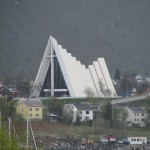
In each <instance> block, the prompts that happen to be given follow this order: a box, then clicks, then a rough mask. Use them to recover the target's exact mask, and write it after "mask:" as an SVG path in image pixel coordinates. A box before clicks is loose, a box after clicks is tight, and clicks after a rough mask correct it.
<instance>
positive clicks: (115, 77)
mask: <svg viewBox="0 0 150 150" xmlns="http://www.w3.org/2000/svg"><path fill="white" fill-rule="evenodd" d="M114 79H117V80H120V72H119V69H118V68H117V69H116V72H115V75H114Z"/></svg>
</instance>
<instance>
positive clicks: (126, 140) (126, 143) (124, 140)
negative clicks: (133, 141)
mask: <svg viewBox="0 0 150 150" xmlns="http://www.w3.org/2000/svg"><path fill="white" fill-rule="evenodd" d="M122 141H123V144H125V145H129V144H130V142H129V141H128V139H127V138H123V139H122Z"/></svg>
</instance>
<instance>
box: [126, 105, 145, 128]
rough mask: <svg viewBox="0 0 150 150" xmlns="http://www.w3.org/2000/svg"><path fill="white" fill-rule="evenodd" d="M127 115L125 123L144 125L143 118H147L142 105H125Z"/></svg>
mask: <svg viewBox="0 0 150 150" xmlns="http://www.w3.org/2000/svg"><path fill="white" fill-rule="evenodd" d="M126 110H127V112H128V117H127V118H126V122H127V125H133V124H134V125H138V126H141V127H144V126H145V120H146V118H147V114H146V111H145V110H144V109H143V108H142V107H136V106H132V107H126Z"/></svg>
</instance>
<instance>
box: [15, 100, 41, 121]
mask: <svg viewBox="0 0 150 150" xmlns="http://www.w3.org/2000/svg"><path fill="white" fill-rule="evenodd" d="M16 112H17V113H18V114H21V115H22V117H23V118H24V119H26V118H27V117H29V118H30V119H40V120H41V119H43V108H42V102H41V101H31V100H21V101H19V102H18V103H17V104H16Z"/></svg>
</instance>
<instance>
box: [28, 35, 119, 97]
mask: <svg viewBox="0 0 150 150" xmlns="http://www.w3.org/2000/svg"><path fill="white" fill-rule="evenodd" d="M88 93H92V96H93V97H115V96H116V91H115V88H114V86H113V83H112V80H111V77H110V74H109V71H108V69H107V66H106V63H105V60H104V58H98V59H97V61H94V62H93V64H92V65H89V66H88V68H86V67H85V65H83V64H81V62H80V61H78V60H77V59H76V57H73V56H72V55H71V54H70V53H68V52H67V50H66V49H63V48H62V46H61V45H59V44H58V43H57V41H56V39H54V38H53V37H52V36H50V38H49V40H48V43H47V46H46V50H45V53H44V55H43V58H42V61H41V64H40V67H39V70H38V73H37V76H36V79H35V82H34V86H33V91H32V93H31V95H30V96H31V97H47V96H56V97H63V96H68V97H72V98H82V97H87V95H88Z"/></svg>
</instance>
